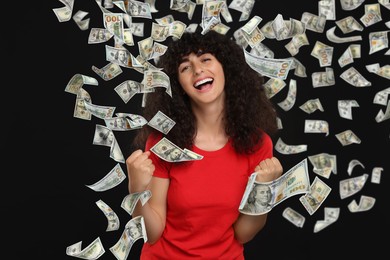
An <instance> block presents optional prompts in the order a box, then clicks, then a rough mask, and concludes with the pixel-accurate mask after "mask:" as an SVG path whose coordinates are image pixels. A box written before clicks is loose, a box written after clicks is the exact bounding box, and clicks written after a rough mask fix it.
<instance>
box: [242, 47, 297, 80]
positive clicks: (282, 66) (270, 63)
mask: <svg viewBox="0 0 390 260" xmlns="http://www.w3.org/2000/svg"><path fill="white" fill-rule="evenodd" d="M243 51H244V54H245V60H246V62H247V64H248V65H249V66H250V67H251V68H252V69H253V70H255V71H256V72H258V73H260V74H261V75H263V76H266V77H269V78H277V79H283V80H284V79H286V78H287V75H288V72H289V70H290V67H291V64H292V60H291V59H273V58H263V57H259V56H255V55H253V54H251V53H250V52H248V51H246V50H245V49H243Z"/></svg>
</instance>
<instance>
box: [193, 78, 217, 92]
mask: <svg viewBox="0 0 390 260" xmlns="http://www.w3.org/2000/svg"><path fill="white" fill-rule="evenodd" d="M213 81H214V80H213V79H212V78H205V79H202V80H199V81H198V82H196V83H195V84H194V87H195V88H196V89H198V90H202V89H203V88H204V87H206V86H208V85H210V84H212V83H213Z"/></svg>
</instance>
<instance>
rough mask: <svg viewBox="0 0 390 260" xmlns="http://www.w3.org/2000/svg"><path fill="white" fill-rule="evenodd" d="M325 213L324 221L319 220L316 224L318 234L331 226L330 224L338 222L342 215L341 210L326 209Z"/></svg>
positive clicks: (315, 229) (315, 228)
mask: <svg viewBox="0 0 390 260" xmlns="http://www.w3.org/2000/svg"><path fill="white" fill-rule="evenodd" d="M324 212H325V213H324V215H325V216H324V219H323V220H317V221H316V223H315V224H314V233H317V232H319V231H321V230H323V229H324V228H326V227H327V226H329V225H330V224H332V223H334V222H336V221H337V219H338V218H339V215H340V208H330V207H325V208H324Z"/></svg>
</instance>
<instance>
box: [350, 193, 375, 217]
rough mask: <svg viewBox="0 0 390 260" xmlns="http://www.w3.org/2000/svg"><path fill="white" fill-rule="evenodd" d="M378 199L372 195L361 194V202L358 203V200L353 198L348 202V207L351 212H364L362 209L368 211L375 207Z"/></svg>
mask: <svg viewBox="0 0 390 260" xmlns="http://www.w3.org/2000/svg"><path fill="white" fill-rule="evenodd" d="M375 201H376V199H375V198H374V197H371V196H365V195H361V196H360V201H359V204H357V202H356V200H352V201H351V202H350V203H349V204H348V209H349V211H350V212H353V213H354V212H362V211H368V210H370V209H371V208H372V207H374V204H375Z"/></svg>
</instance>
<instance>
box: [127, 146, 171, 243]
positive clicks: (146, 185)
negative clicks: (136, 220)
mask: <svg viewBox="0 0 390 260" xmlns="http://www.w3.org/2000/svg"><path fill="white" fill-rule="evenodd" d="M149 155H150V152H142V151H141V150H137V151H135V152H133V153H132V154H131V155H130V156H129V157H128V158H127V160H126V166H127V173H128V175H129V192H130V193H135V192H142V191H144V190H150V191H151V193H152V197H151V198H150V199H149V200H148V202H147V203H145V205H144V206H142V205H141V203H140V202H138V203H137V205H136V207H135V208H134V211H133V215H132V216H133V217H136V216H139V215H142V216H143V218H144V221H145V228H146V231H147V235H148V243H150V244H154V243H155V242H156V241H157V240H158V239H159V238H160V237H161V235H162V232H163V230H164V228H165V220H166V204H167V201H166V200H167V192H168V186H169V180H168V179H163V178H158V177H153V172H154V169H155V167H154V165H153V163H152V160H150V159H149Z"/></svg>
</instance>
